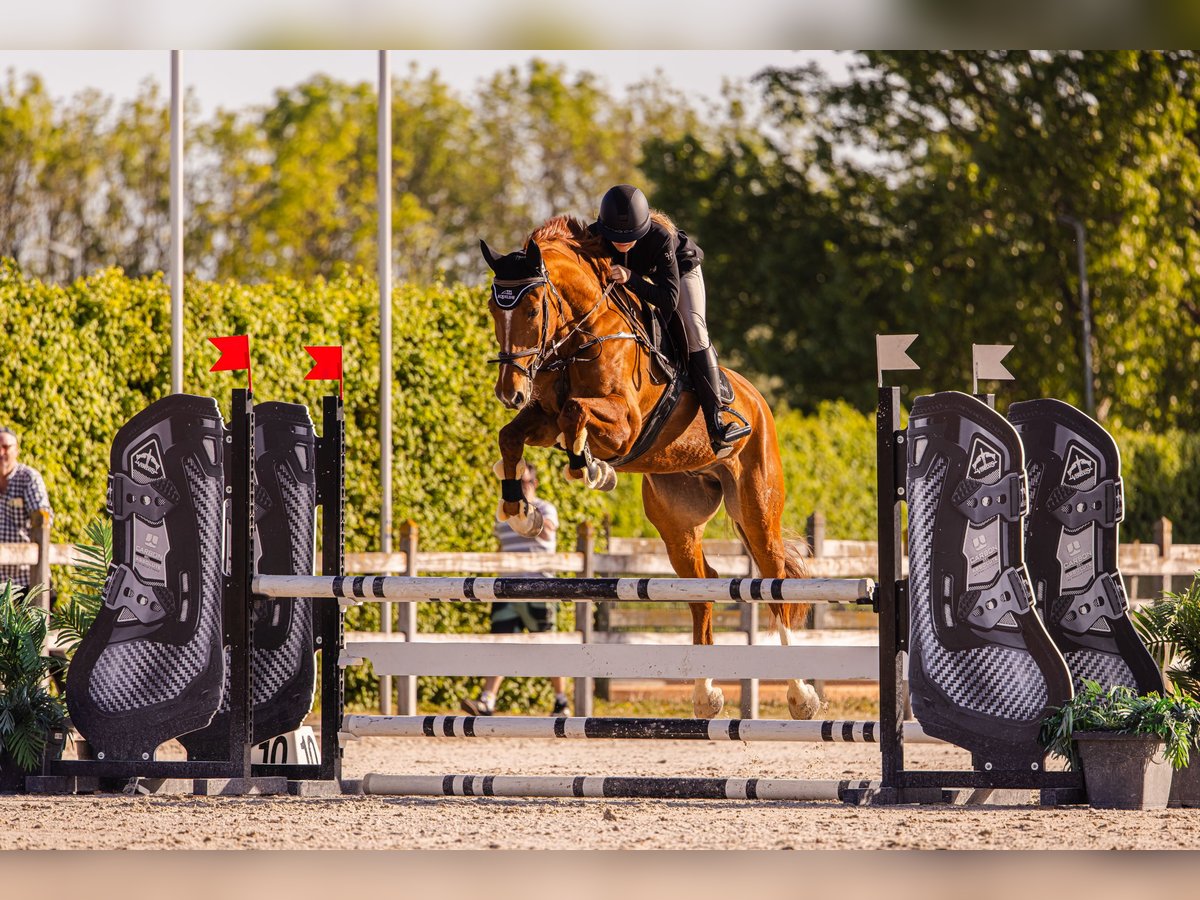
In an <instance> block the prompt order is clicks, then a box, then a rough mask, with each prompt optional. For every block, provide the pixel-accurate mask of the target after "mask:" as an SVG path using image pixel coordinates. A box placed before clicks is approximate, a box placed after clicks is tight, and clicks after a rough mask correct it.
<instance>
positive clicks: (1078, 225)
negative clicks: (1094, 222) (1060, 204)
mask: <svg viewBox="0 0 1200 900" xmlns="http://www.w3.org/2000/svg"><path fill="white" fill-rule="evenodd" d="M1058 221H1060V222H1062V223H1063V224H1065V225H1070V226H1071V227H1072V228H1074V229H1075V258H1076V259H1077V261H1078V263H1079V308H1080V311H1081V313H1082V315H1083V407H1084V411H1085V412H1086V413H1087V414H1088V415H1089V416H1092V417H1093V418H1095V416H1096V396H1095V393H1094V391H1093V385H1092V378H1093V376H1092V301H1091V297H1090V296H1089V295H1088V280H1087V257H1086V255H1085V254H1086V249H1085V246H1084V244H1085V241H1086V240H1087V231H1086V230H1085V229H1084V227H1083V222H1081V221H1080V220H1079V219H1077V218H1075V217H1074V216H1068V215H1059V217H1058Z"/></svg>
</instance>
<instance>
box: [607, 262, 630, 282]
mask: <svg viewBox="0 0 1200 900" xmlns="http://www.w3.org/2000/svg"><path fill="white" fill-rule="evenodd" d="M608 277H609V281H611V282H612V283H613V284H624V283H625V282H627V281H628V280H629V270H628V269H627V268H625V267H624V266H613V267H612V271H611V272H610V273H609V276H608Z"/></svg>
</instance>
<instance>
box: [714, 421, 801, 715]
mask: <svg viewBox="0 0 1200 900" xmlns="http://www.w3.org/2000/svg"><path fill="white" fill-rule="evenodd" d="M770 432H772V433H771V434H768V433H766V429H758V428H756V429H755V433H754V434H753V435H752V436H751V438H750V441H749V442H748V444H747V446H746V447H745V448H744V449H743V451H742V453H740V454H739V461H740V462H741V463H742V466H741V473H740V477H739V478H738V479H737V481H736V483H733V484H730V483H728V482H727V483H726V485H725V487H726V495H725V508H726V509H727V510H728V511H729V515H730V517H731V518H732V519H733V520H734V523H735V524H736V525H737V529H738V533H739V534H740V535H741V538H742V542H743V543H744V544H745V545H746V549H747V550H748V551H749V552H750V555H751V556H752V557H754V562H755V563H757V564H758V568H759V571H760V572H762V575H763V577H764V578H803V577H805V575H806V574H807V573H806V572H805V571H804V563H803V562H802V561H801V559H800V558H799V557H798V555H796V554H794V553H792V552H791V551H789V549H788V547H787V544H786V543H785V542H784V540H783V499H784V492H783V472H782V469H781V467H780V466H779V456H778V451H776V452H775V453H774V454H771V453H769V452H763V450H764V449H767V448H766V444H767V438H773V437H774V435H773V432H774V429H773V428H772V429H770ZM757 444H762V445H764V446H763V447H762V448H760V447H758V446H756V445H757ZM730 494H732V496H730ZM770 609H771V612H772V614H773V615H774V617H775V626H776V630H777V631H778V632H779V642H780V643H781V644H783V645H784V646H785V647H786V646H788V645H790V644H791V643H792V630H793V629H794V628H797V627H799V626H800V625H802V624H803V622H804V618H805V616H806V615H807V613H808V605H807V604H803V603H787V604H783V603H772V604H771V605H770ZM787 701H788V712H789V713H791V716H792V718H793V719H811V718H813V717H815V716H816V715H817V713H819V712H820V710H821V698H820V695H818V694H817V691H816V689H815V688H814V687H813V686H812V685H810V684H807V683H805V682H804V681H802V680H800V679H798V678H792V679H789V681H788V688H787Z"/></svg>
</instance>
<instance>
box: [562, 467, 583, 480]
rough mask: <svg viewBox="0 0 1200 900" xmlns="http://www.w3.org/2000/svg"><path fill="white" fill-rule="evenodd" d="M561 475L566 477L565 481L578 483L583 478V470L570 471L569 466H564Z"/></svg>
mask: <svg viewBox="0 0 1200 900" xmlns="http://www.w3.org/2000/svg"><path fill="white" fill-rule="evenodd" d="M563 475H565V476H566V479H567V481H579V480H580V479H582V478H583V470H582V469H572V468H571V467H570V465H565V466H563Z"/></svg>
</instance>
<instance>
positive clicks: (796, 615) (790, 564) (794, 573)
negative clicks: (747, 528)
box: [733, 522, 812, 630]
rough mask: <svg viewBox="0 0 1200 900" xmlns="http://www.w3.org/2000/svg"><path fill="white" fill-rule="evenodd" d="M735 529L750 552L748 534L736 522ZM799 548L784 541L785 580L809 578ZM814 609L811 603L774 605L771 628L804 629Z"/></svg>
mask: <svg viewBox="0 0 1200 900" xmlns="http://www.w3.org/2000/svg"><path fill="white" fill-rule="evenodd" d="M733 527H734V529H735V530H736V531H737V533H738V537H739V538H740V539H741V541H742V546H743V547H745V548H746V552H747V553H749V552H750V542H749V541H748V540H746V534H745V532H743V531H742V527H741V526H740V525H738V524H737V523H736V522H735V523H734V526H733ZM799 546H800V545H798V544H797V543H796V542H795V541H787V540H785V541H784V544H783V577H784V578H808V577H809V571H808V563H807V562H806V561H805V557H804V554H803V553H802V552H801V551H800V549H799ZM811 608H812V604H811V603H772V604H770V609H771V614H772V615H771V626H772V627H775V626H776V625H782V626H783V627H784V628H787V629H789V630H794V629H796V628H803V627H804V624H805V622H806V621H807V620H808V611H809V609H811Z"/></svg>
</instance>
